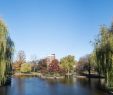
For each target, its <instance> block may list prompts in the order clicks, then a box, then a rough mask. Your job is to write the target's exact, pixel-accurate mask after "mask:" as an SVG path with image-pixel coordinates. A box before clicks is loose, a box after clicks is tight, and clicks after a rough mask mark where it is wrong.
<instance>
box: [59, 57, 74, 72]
mask: <svg viewBox="0 0 113 95" xmlns="http://www.w3.org/2000/svg"><path fill="white" fill-rule="evenodd" d="M60 62H61V64H60V66H61V68H64V69H65V71H67V72H68V73H69V72H71V71H72V70H73V69H74V65H75V59H74V56H72V55H68V56H66V57H63V58H62V59H61V60H60Z"/></svg>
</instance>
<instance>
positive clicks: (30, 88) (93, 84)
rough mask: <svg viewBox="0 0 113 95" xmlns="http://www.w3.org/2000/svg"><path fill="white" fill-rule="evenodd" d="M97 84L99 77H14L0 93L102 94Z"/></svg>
mask: <svg viewBox="0 0 113 95" xmlns="http://www.w3.org/2000/svg"><path fill="white" fill-rule="evenodd" d="M98 85H99V79H90V80H89V79H87V78H86V79H84V78H72V77H70V78H65V79H62V80H42V79H39V78H37V77H21V78H17V77H14V78H12V84H11V86H5V87H0V95H104V93H103V92H102V91H101V90H99V88H98Z"/></svg>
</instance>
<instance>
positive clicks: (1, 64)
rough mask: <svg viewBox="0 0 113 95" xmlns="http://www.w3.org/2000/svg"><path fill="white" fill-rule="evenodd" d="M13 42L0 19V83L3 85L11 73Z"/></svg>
mask: <svg viewBox="0 0 113 95" xmlns="http://www.w3.org/2000/svg"><path fill="white" fill-rule="evenodd" d="M13 52H14V43H13V41H12V40H11V38H10V36H9V33H8V30H7V27H6V25H5V24H4V22H3V21H2V20H0V85H4V84H5V83H6V82H7V80H8V78H9V76H10V74H11V71H12V69H11V63H12V57H13V56H12V55H13Z"/></svg>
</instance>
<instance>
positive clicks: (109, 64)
mask: <svg viewBox="0 0 113 95" xmlns="http://www.w3.org/2000/svg"><path fill="white" fill-rule="evenodd" d="M94 46H95V47H94V52H95V60H96V64H97V72H98V73H99V75H104V76H105V81H106V86H107V87H111V86H113V84H112V81H113V33H112V32H110V29H109V28H107V27H105V26H102V27H101V31H100V34H99V37H98V38H97V39H96V40H95V43H94Z"/></svg>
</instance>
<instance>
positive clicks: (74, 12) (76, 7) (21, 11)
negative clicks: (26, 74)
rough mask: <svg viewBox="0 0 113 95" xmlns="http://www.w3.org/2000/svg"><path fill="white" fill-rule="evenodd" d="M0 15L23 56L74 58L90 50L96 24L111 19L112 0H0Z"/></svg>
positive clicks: (112, 12)
mask: <svg viewBox="0 0 113 95" xmlns="http://www.w3.org/2000/svg"><path fill="white" fill-rule="evenodd" d="M0 18H2V19H3V20H4V22H5V23H6V25H7V27H8V30H9V32H10V36H11V38H12V40H13V41H14V43H15V55H16V54H17V52H18V51H19V50H23V51H25V54H26V58H27V60H30V59H32V56H36V57H37V58H38V59H39V58H43V57H46V56H48V55H50V54H53V53H55V54H56V57H57V58H58V59H60V58H62V57H64V56H66V55H74V56H75V58H76V60H78V59H79V58H80V57H82V56H84V55H86V54H89V53H91V52H92V50H93V46H92V45H91V44H90V41H93V40H94V39H95V37H96V35H97V34H98V33H99V30H100V25H103V24H105V25H107V26H108V27H109V26H110V24H111V22H112V21H113V0H0Z"/></svg>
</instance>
